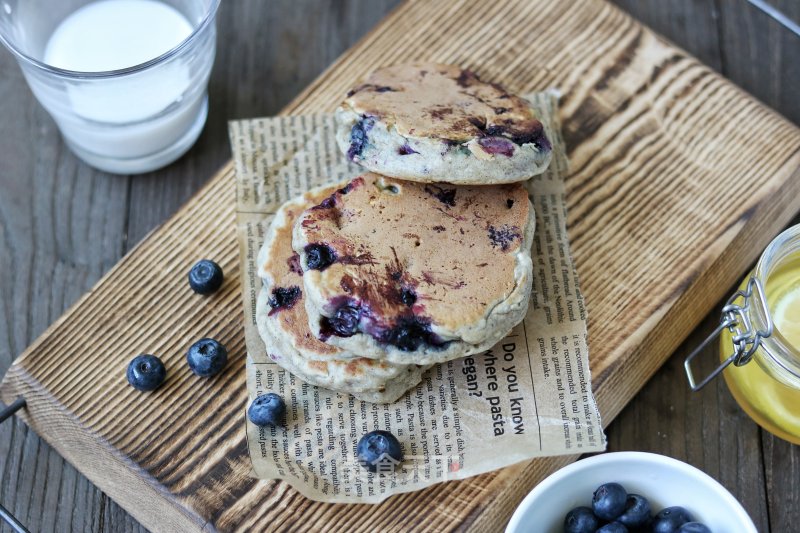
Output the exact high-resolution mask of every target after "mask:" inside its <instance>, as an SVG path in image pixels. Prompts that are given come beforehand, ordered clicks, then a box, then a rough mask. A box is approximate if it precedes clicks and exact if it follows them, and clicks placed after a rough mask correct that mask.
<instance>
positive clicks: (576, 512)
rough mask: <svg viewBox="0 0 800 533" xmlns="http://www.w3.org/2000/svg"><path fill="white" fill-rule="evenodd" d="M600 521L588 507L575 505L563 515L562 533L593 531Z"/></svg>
mask: <svg viewBox="0 0 800 533" xmlns="http://www.w3.org/2000/svg"><path fill="white" fill-rule="evenodd" d="M599 526H600V521H599V520H598V519H597V517H596V516H595V515H594V513H592V510H591V509H589V508H588V507H576V508H575V509H573V510H571V511H570V512H568V513H567V516H566V517H564V533H594V532H595V531H596V530H597V528H598V527H599Z"/></svg>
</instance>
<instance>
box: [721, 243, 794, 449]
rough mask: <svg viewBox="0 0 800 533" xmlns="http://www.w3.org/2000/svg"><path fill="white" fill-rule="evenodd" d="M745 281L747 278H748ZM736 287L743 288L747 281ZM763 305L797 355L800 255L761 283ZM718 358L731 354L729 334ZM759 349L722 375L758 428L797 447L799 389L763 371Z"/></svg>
mask: <svg viewBox="0 0 800 533" xmlns="http://www.w3.org/2000/svg"><path fill="white" fill-rule="evenodd" d="M748 278H749V276H748ZM748 278H746V279H745V281H744V282H743V283H742V286H741V287H740V288H742V289H743V288H745V285H746V284H747V279H748ZM764 290H765V291H766V297H767V305H768V306H769V311H770V314H771V316H772V319H773V321H774V324H775V328H776V329H777V330H778V331H779V332H780V334H781V335H782V336H783V338H784V339H786V341H787V342H788V343H789V344H790V345H791V346H792V347H794V349H795V354H798V353H800V253H796V254H794V255H792V256H789V257H788V258H786V259H785V260H784V261H782V262H781V264H779V265H778V267H777V268H776V269H775V271H774V272H773V273H772V275H771V276H770V277H769V279H767V282H766V284H765V289H764ZM720 338H721V344H720V355H721V357H722V359H726V358H727V357H728V356H730V355H731V353H733V343H732V341H731V334H730V332H729V331H728V330H727V329H726V330H724V331H723V333H722V335H721V336H720ZM767 357H769V355H767V354H765V353H764V351H763V348H759V349H758V351H756V353H755V355H754V357H753V359H752V360H751V361H750V362H749V363H747V364H745V365H742V366H738V367H737V366H733V365H730V366H728V368H726V369H725V372H724V373H723V374H724V376H725V381H726V382H727V383H728V388H729V389H730V391H731V393H732V394H733V397H734V398H735V399H736V401H737V402H738V403H739V405H740V406H741V407H742V409H744V410H745V412H746V413H747V414H748V415H749V416H750V418H752V419H753V420H755V422H756V423H758V425H760V426H761V427H763V428H764V429H766V430H767V431H769V432H770V433H773V434H774V435H777V436H778V437H780V438H782V439H784V440H787V441H789V442H793V443H795V444H800V389H797V388H794V387H790V386H788V385H786V384H784V383H783V382H781V381H779V380H778V379H777V378H775V377H773V375H772V374H771V372H773V370H765V369H764V365H762V364H761V362H760V361H759V359H762V358H767Z"/></svg>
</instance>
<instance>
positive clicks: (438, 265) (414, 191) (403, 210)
mask: <svg viewBox="0 0 800 533" xmlns="http://www.w3.org/2000/svg"><path fill="white" fill-rule="evenodd" d="M530 216H531V207H530V202H529V201H528V197H527V193H526V191H525V189H524V188H523V187H522V185H520V184H518V183H515V184H509V185H498V186H490V187H487V186H463V185H462V186H456V185H449V184H444V183H440V184H424V183H414V182H408V181H402V180H397V179H391V178H386V177H383V176H379V175H377V174H373V173H367V174H364V175H362V176H360V177H358V178H356V179H355V180H353V181H352V182H351V183H350V184H349V185H348V186H347V187H345V188H343V189H340V190H339V191H337V192H336V193H334V194H333V195H332V196H331V197H329V198H328V199H326V200H325V201H324V202H322V204H321V205H319V206H317V207H314V208H312V209H309V210H307V211H306V212H305V213H303V214H302V215H301V216H300V218H299V219H298V222H297V229H296V231H297V232H301V233H302V235H303V239H301V241H296V242H295V245H296V246H298V245H299V244H298V243H300V244H302V243H305V250H306V253H307V254H308V251H309V250H310V249H311V248H310V247H314V246H324V247H327V248H326V250H332V252H333V255H334V256H335V260H334V261H333V263H332V264H330V265H326V266H325V267H324V268H322V269H317V270H313V269H312V270H308V271H307V272H306V274H305V276H306V277H307V280H306V282H307V286H308V283H313V284H314V287H315V288H316V289H317V290H318V291H319V294H320V295H321V296H322V298H324V299H327V302H325V304H324V305H325V306H326V307H327V308H328V309H330V308H332V307H336V306H340V305H342V302H346V303H347V305H356V306H358V307H359V309H361V310H362V316H366V317H368V319H369V321H371V323H372V324H373V326H374V327H375V331H376V332H377V333H375V332H372V333H371V334H372V335H373V336H376V335H381V334H386V335H391V334H392V332H388V333H387V331H388V329H390V328H392V327H394V326H395V325H396V324H397V323H398V321H399V322H403V321H405V322H406V323H408V322H409V321H410V320H416V321H418V324H422V325H424V324H435V325H439V326H441V327H444V328H447V329H449V330H451V331H456V330H457V329H458V328H459V327H461V326H464V325H474V324H476V323H478V322H479V321H480V320H481V319H482V318H483V317H485V316H487V315H488V314H489V312H490V311H491V310H492V308H493V306H494V305H495V304H497V303H498V302H500V301H502V300H504V299H505V298H507V297H508V295H509V294H510V293H511V292H512V291H513V289H514V287H515V285H516V281H517V280H516V278H515V267H516V265H517V253H518V252H519V251H520V246H521V244H522V241H523V237H524V234H525V229H526V225H527V224H528V220H529V217H530ZM309 266H310V267H311V268H313V266H312V265H310V264H309ZM309 276H310V277H309ZM368 333H370V332H368Z"/></svg>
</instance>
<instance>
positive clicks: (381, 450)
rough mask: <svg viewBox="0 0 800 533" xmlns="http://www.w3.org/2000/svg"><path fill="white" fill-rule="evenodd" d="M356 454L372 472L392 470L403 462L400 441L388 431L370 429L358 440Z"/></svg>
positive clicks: (362, 464) (359, 460) (362, 463)
mask: <svg viewBox="0 0 800 533" xmlns="http://www.w3.org/2000/svg"><path fill="white" fill-rule="evenodd" d="M356 456H357V457H358V462H360V463H361V466H363V467H364V468H366V469H367V470H369V471H370V472H390V471H392V470H394V467H395V465H397V464H398V463H401V462H403V451H402V450H401V449H400V441H398V440H397V437H395V436H394V435H392V434H391V433H389V432H388V431H382V430H376V431H370V432H369V433H367V434H366V435H364V436H363V437H361V440H359V441H358V445H357V446H356Z"/></svg>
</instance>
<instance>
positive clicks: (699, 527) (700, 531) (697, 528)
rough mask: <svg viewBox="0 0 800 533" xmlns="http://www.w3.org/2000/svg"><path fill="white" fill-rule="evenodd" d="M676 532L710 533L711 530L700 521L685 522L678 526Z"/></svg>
mask: <svg viewBox="0 0 800 533" xmlns="http://www.w3.org/2000/svg"><path fill="white" fill-rule="evenodd" d="M678 533H711V530H710V529H708V527H707V526H705V525H703V524H701V523H700V522H686V523H685V524H683V525H682V526H681V527H680V529H679V530H678Z"/></svg>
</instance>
